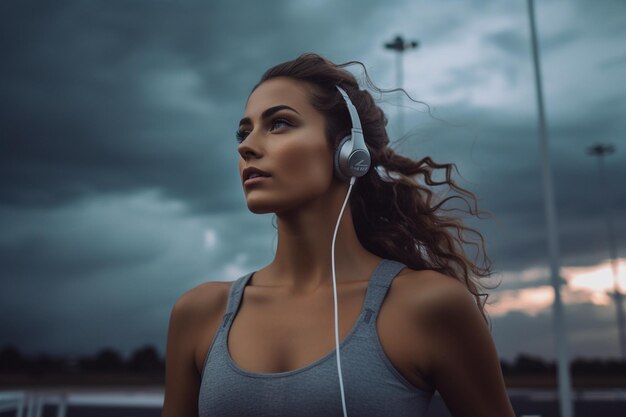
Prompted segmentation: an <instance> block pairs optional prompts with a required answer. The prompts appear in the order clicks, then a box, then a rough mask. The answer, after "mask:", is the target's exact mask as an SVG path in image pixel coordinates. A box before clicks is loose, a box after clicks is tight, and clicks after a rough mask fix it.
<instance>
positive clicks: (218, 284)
mask: <svg viewBox="0 0 626 417" xmlns="http://www.w3.org/2000/svg"><path fill="white" fill-rule="evenodd" d="M231 285H232V282H228V281H209V282H204V283H202V284H199V285H197V286H195V287H193V288H192V289H190V290H188V291H186V292H185V293H184V294H182V295H181V296H180V297H179V298H178V300H176V303H175V304H174V309H176V310H177V311H178V312H179V314H180V315H181V316H189V317H188V318H191V316H193V317H198V314H200V315H205V314H211V313H213V312H215V311H216V310H221V307H225V306H226V302H227V299H228V291H229V290H230V287H231ZM205 317H206V316H205Z"/></svg>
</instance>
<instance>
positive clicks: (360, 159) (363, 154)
mask: <svg viewBox="0 0 626 417" xmlns="http://www.w3.org/2000/svg"><path fill="white" fill-rule="evenodd" d="M336 87H337V90H339V92H340V93H341V96H342V97H343V99H344V100H345V101H346V105H347V106H348V111H349V112H350V119H351V120H352V129H351V132H352V133H351V134H350V135H348V136H346V137H344V138H343V139H341V141H340V142H339V145H338V146H337V149H335V156H334V161H335V169H334V170H335V174H336V175H337V176H338V177H339V178H340V179H342V180H344V181H347V180H350V188H348V194H347V195H346V199H345V201H344V202H343V206H342V207H341V211H340V212H339V218H338V219H337V224H336V225H335V232H334V233H333V243H332V247H331V260H332V270H333V296H334V301H335V347H336V349H335V351H336V352H337V371H338V373H339V388H340V389H341V404H342V406H343V415H344V417H348V410H347V409H346V398H345V393H344V390H343V377H342V375H341V357H340V355H339V324H338V323H339V318H338V315H337V278H336V276H335V238H336V237H337V230H338V229H339V222H340V221H341V216H342V215H343V211H344V209H345V208H346V203H347V202H348V197H350V192H351V191H352V186H353V185H354V183H355V182H356V179H357V178H358V177H362V176H363V175H365V174H367V172H368V171H369V169H370V166H371V163H372V161H371V158H370V153H369V150H368V149H367V146H365V139H364V138H363V130H362V129H361V119H359V114H358V113H357V111H356V107H354V104H352V101H350V97H348V94H347V93H346V92H345V91H344V90H343V89H342V88H341V87H339V86H336Z"/></svg>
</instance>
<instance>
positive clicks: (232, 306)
mask: <svg viewBox="0 0 626 417" xmlns="http://www.w3.org/2000/svg"><path fill="white" fill-rule="evenodd" d="M254 272H255V271H252V272H250V273H247V274H246V275H243V276H241V277H239V278H237V279H236V280H235V281H233V284H232V285H231V287H230V290H229V292H228V304H227V306H226V313H224V316H223V317H222V325H221V326H220V330H221V329H223V328H225V327H226V326H227V325H228V323H229V322H231V321H232V318H233V316H234V315H235V313H236V312H237V309H238V308H239V304H240V303H241V298H242V294H243V289H244V287H245V286H246V284H247V283H248V281H249V280H250V278H251V277H252V274H254Z"/></svg>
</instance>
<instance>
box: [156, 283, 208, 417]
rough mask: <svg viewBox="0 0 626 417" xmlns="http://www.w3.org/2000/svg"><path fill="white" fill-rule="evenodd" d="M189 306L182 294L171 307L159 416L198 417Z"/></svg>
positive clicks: (191, 310) (197, 384) (196, 377)
mask: <svg viewBox="0 0 626 417" xmlns="http://www.w3.org/2000/svg"><path fill="white" fill-rule="evenodd" d="M193 310H194V309H193V303H192V302H190V300H189V297H188V296H185V295H183V296H182V297H181V298H180V299H179V300H178V301H177V302H176V304H174V307H173V308H172V312H171V314H170V321H169V328H168V332H167V348H166V354H165V397H164V399H163V410H162V412H161V417H198V405H197V403H198V392H199V390H200V375H198V371H197V369H196V366H195V362H194V344H193V343H192V340H193V338H192V337H191V336H192V335H194V329H193V328H192V326H193V323H194V317H193V313H194V311H193Z"/></svg>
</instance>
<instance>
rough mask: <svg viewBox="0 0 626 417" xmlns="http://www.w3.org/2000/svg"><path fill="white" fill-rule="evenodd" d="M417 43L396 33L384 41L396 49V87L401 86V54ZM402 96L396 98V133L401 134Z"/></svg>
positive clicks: (392, 48) (387, 46) (393, 49)
mask: <svg viewBox="0 0 626 417" xmlns="http://www.w3.org/2000/svg"><path fill="white" fill-rule="evenodd" d="M418 45H419V42H418V41H407V40H405V39H404V38H403V37H402V36H400V35H398V36H396V37H395V39H394V40H393V41H391V42H387V43H385V48H386V49H391V50H392V51H396V52H397V54H396V85H397V86H398V88H402V84H403V82H404V80H403V73H402V66H403V63H402V56H403V53H404V51H406V50H407V49H415V48H417V46H418ZM403 98H404V96H402V95H400V99H399V100H398V133H399V134H402V132H404V126H403V124H404V123H403V120H402V101H403Z"/></svg>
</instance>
